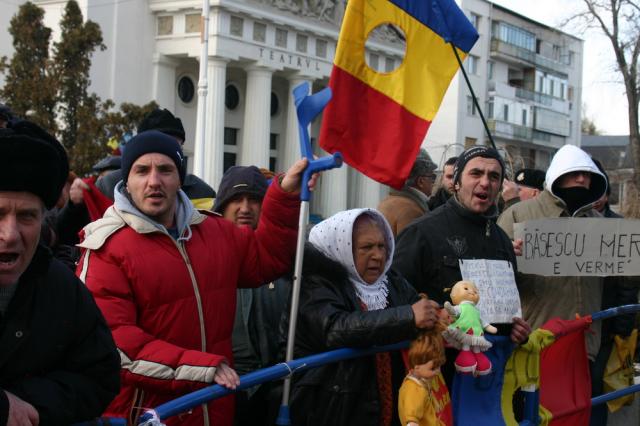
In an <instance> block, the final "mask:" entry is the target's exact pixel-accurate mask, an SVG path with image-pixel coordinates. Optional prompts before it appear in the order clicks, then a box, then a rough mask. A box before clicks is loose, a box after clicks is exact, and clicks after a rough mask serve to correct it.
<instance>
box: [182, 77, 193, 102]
mask: <svg viewBox="0 0 640 426" xmlns="http://www.w3.org/2000/svg"><path fill="white" fill-rule="evenodd" d="M195 93H196V90H195V85H194V84H193V80H191V78H190V77H187V76H184V77H181V78H180V80H178V98H180V100H181V101H182V102H184V103H185V104H188V103H190V102H191V101H192V100H193V95H194V94H195Z"/></svg>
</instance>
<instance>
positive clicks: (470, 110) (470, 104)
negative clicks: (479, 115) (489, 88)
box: [467, 96, 476, 115]
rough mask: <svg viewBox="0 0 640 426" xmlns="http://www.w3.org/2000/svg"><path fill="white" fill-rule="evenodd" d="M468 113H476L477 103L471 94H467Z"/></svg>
mask: <svg viewBox="0 0 640 426" xmlns="http://www.w3.org/2000/svg"><path fill="white" fill-rule="evenodd" d="M467 115H476V105H475V104H474V103H473V98H472V97H471V96H467Z"/></svg>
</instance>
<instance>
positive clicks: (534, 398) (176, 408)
mask: <svg viewBox="0 0 640 426" xmlns="http://www.w3.org/2000/svg"><path fill="white" fill-rule="evenodd" d="M637 312H640V304H636V305H625V306H619V307H615V308H610V309H607V310H604V311H600V312H596V313H594V314H592V315H591V318H592V319H593V320H594V321H597V320H603V319H607V318H611V317H614V316H617V315H624V314H632V313H637ZM487 337H488V339H489V340H493V341H497V340H500V339H508V337H505V336H487ZM408 347H409V342H400V343H395V344H393V345H386V346H375V347H371V348H366V349H348V348H347V349H337V350H333V351H329V352H324V353H321V354H316V355H311V356H308V357H304V358H300V359H295V360H292V361H290V362H288V363H284V362H283V363H280V364H276V365H274V366H272V367H268V368H264V369H261V370H257V371H254V372H252V373H249V374H246V375H244V376H241V377H240V385H239V386H238V387H237V388H236V390H230V389H227V388H225V387H223V386H220V385H213V386H208V387H206V388H203V389H200V390H197V391H195V392H192V393H189V394H187V395H184V396H181V397H179V398H176V399H174V400H171V401H169V402H166V403H164V404H162V405H159V406H158V407H156V408H155V409H153V410H149V411H147V412H146V413H145V414H144V415H143V416H142V417H141V418H140V420H139V422H138V424H139V425H155V424H158V423H157V420H164V419H167V418H169V417H171V416H174V415H177V414H180V413H182V412H185V411H188V410H190V409H192V408H194V407H197V406H198V405H201V404H203V403H206V402H209V401H212V400H214V399H218V398H222V397H224V396H227V395H229V394H231V393H234V392H236V391H240V390H244V389H248V388H251V387H253V386H255V385H259V384H262V383H266V382H269V381H273V380H279V379H283V378H285V377H287V376H290V375H291V374H293V373H298V372H303V371H306V370H309V369H312V368H316V367H320V366H322V365H325V364H331V363H335V362H338V361H343V360H347V359H353V358H359V357H363V356H368V355H373V354H376V353H378V352H389V351H395V350H400V349H406V348H408ZM635 392H640V384H638V385H632V386H629V387H627V388H625V389H621V390H617V391H613V392H609V393H607V394H604V395H600V396H597V397H594V398H592V400H591V404H592V405H598V404H604V403H605V402H607V401H611V400H614V399H616V398H620V397H621V396H624V395H628V394H631V393H635ZM538 406H539V394H538V392H537V391H535V392H533V391H532V392H526V391H525V410H524V419H523V420H522V421H521V422H520V426H532V425H537V424H538V422H539V420H538ZM124 425H126V420H125V419H119V418H102V419H96V420H93V421H91V422H84V423H77V424H75V425H74V426H124Z"/></svg>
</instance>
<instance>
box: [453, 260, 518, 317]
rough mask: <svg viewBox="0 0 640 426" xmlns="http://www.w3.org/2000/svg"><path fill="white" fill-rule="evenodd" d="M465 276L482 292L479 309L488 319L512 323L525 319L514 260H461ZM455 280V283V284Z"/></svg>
mask: <svg viewBox="0 0 640 426" xmlns="http://www.w3.org/2000/svg"><path fill="white" fill-rule="evenodd" d="M459 263H460V272H461V273H462V279H463V280H468V281H473V282H474V283H475V284H476V287H478V291H479V292H480V302H478V310H479V311H480V316H481V317H482V319H483V320H484V321H487V322H490V323H492V324H498V323H509V324H511V322H512V320H513V317H520V318H522V311H521V309H520V294H519V293H518V288H517V287H516V280H515V275H514V273H513V267H512V266H511V263H510V262H507V261H506V260H488V259H464V260H462V259H461V260H460V262H459ZM453 284H455V283H451V285H453Z"/></svg>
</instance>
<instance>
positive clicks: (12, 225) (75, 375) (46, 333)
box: [0, 121, 119, 426]
mask: <svg viewBox="0 0 640 426" xmlns="http://www.w3.org/2000/svg"><path fill="white" fill-rule="evenodd" d="M68 173H69V165H68V161H67V155H66V153H65V151H64V148H62V145H60V143H59V142H58V141H57V140H55V139H54V138H53V137H52V136H50V135H49V134H47V133H46V132H45V131H44V130H42V129H41V128H39V127H38V126H36V125H35V124H33V123H29V122H25V121H20V122H11V123H9V127H8V128H6V129H0V425H2V426H4V425H6V424H10V425H17V424H19V425H38V424H39V425H68V424H72V423H75V422H79V421H84V420H91V419H93V418H95V417H97V416H99V415H100V414H101V413H102V411H103V410H104V408H105V407H106V406H107V404H108V403H109V402H110V401H111V399H112V398H113V397H114V396H115V395H116V394H117V392H118V386H119V358H118V354H117V352H116V348H115V345H114V343H113V339H112V337H111V333H110V332H109V329H108V328H107V325H106V323H105V321H104V318H103V317H102V315H101V314H100V311H99V310H98V308H97V307H96V304H95V302H94V301H93V298H92V297H91V295H90V294H89V292H88V291H87V289H86V287H85V286H84V285H83V284H82V283H81V282H80V281H79V280H78V279H77V278H76V277H75V276H74V275H73V272H71V271H70V270H69V268H68V267H66V266H65V265H63V264H62V263H61V262H59V261H58V260H56V259H54V258H52V256H51V252H50V251H49V250H48V249H47V248H46V247H44V246H43V245H41V244H39V243H40V241H39V240H40V228H41V226H42V221H43V217H44V213H45V209H50V208H52V207H53V206H54V205H55V203H56V201H57V200H58V198H59V196H60V193H61V191H62V188H63V186H64V184H65V181H66V178H67V175H68Z"/></svg>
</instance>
